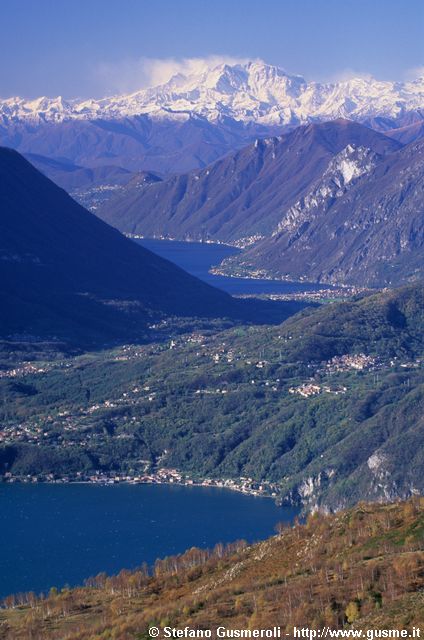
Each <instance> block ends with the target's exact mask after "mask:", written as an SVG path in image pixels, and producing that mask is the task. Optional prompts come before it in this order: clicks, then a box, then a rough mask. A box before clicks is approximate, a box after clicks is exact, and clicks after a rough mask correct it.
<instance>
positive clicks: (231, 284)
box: [135, 238, 331, 295]
mask: <svg viewBox="0 0 424 640" xmlns="http://www.w3.org/2000/svg"><path fill="white" fill-rule="evenodd" d="M135 242H137V243H139V244H141V245H142V246H143V247H146V249H150V251H153V253H157V254H158V255H159V256H161V257H162V258H166V259H167V260H170V261H171V262H174V263H175V264H177V265H178V266H179V267H182V268H183V269H185V270H186V271H188V272H189V273H191V274H192V275H194V276H196V277H197V278H200V279H201V280H204V281H205V282H207V283H208V284H211V285H213V286H214V287H218V288H219V289H223V290H224V291H227V293H231V294H233V295H235V294H244V293H250V294H260V293H295V292H297V291H317V290H318V289H326V288H328V289H331V287H330V286H325V285H318V284H311V283H308V282H283V281H282V280H256V279H253V278H251V279H248V278H229V277H227V276H214V275H213V274H211V273H209V269H210V268H211V267H213V266H217V265H219V264H220V263H221V262H222V261H223V260H224V258H228V257H229V256H233V255H236V254H237V253H240V249H236V248H235V247H229V246H228V245H225V244H211V243H206V242H179V241H177V240H153V239H149V238H143V239H139V240H135Z"/></svg>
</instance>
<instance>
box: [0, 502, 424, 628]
mask: <svg viewBox="0 0 424 640" xmlns="http://www.w3.org/2000/svg"><path fill="white" fill-rule="evenodd" d="M141 561H142V558H140V562H141ZM423 589H424V503H423V499H422V498H415V499H413V500H411V501H409V502H406V503H397V504H392V505H385V506H381V505H369V504H364V503H362V504H359V505H358V506H357V507H355V508H354V509H351V510H349V511H345V512H341V513H338V514H336V515H331V516H325V515H317V514H316V515H313V516H310V517H309V518H308V520H307V522H306V523H305V524H303V525H301V524H299V523H297V524H295V526H294V527H293V528H286V527H282V528H280V529H279V533H278V534H277V535H276V536H275V537H272V538H270V539H268V540H265V541H264V542H260V543H258V544H255V545H252V546H247V545H246V543H244V542H243V541H239V542H236V543H234V544H230V545H228V546H227V547H223V545H217V546H216V547H215V549H213V550H212V551H209V552H208V551H205V550H202V549H194V548H193V549H190V550H189V551H187V552H186V553H184V554H182V555H179V556H175V557H169V558H165V559H162V560H157V562H156V563H155V566H154V567H153V569H152V570H149V568H148V567H146V566H141V567H140V569H139V570H136V571H133V572H130V571H125V570H123V571H121V573H120V574H119V575H117V576H107V575H106V574H99V575H98V576H95V577H93V578H90V579H88V580H87V581H86V586H85V587H83V588H79V589H72V590H70V589H66V588H65V589H62V590H61V591H60V592H58V591H57V590H56V589H54V588H53V589H51V591H50V593H49V594H48V595H47V596H45V597H43V598H37V597H36V595H35V594H31V593H30V594H21V595H17V596H11V597H8V598H6V600H5V601H4V603H3V610H0V633H1V637H2V638H4V640H28V638H31V639H32V640H71V639H72V640H115V639H118V638H119V640H134V638H137V639H138V640H145V639H146V640H147V638H149V632H148V630H149V628H150V627H153V626H156V627H159V629H160V630H161V631H160V637H164V636H163V627H170V628H179V629H183V628H184V627H185V626H189V627H190V628H192V629H199V630H200V629H203V630H205V629H211V630H212V637H216V628H217V627H224V628H225V629H228V630H231V629H250V630H253V629H272V628H273V627H275V626H279V627H281V633H282V637H286V634H287V637H289V638H290V637H293V629H294V627H298V628H305V627H309V628H310V629H314V630H316V631H322V632H325V629H326V628H328V627H329V628H331V629H342V628H343V629H352V628H353V629H364V630H366V629H406V630H407V631H408V633H412V630H413V628H414V627H415V628H417V627H418V628H419V627H420V626H421V628H422V626H423V625H424V599H423Z"/></svg>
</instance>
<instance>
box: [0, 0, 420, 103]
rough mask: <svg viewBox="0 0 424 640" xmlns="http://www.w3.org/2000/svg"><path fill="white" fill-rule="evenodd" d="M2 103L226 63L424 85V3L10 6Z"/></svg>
mask: <svg viewBox="0 0 424 640" xmlns="http://www.w3.org/2000/svg"><path fill="white" fill-rule="evenodd" d="M0 5H1V22H2V28H1V37H0V60H1V62H0V96H1V97H2V98H7V97H11V96H16V95H20V96H22V97H25V98H34V97H37V96H41V95H46V96H56V95H62V96H64V97H65V98H72V97H79V98H85V97H101V96H103V95H112V94H116V93H125V92H131V91H136V90H137V89H140V88H144V87H147V86H154V85H155V84H158V83H159V82H164V81H166V80H167V79H169V77H170V76H171V75H173V73H175V72H178V71H182V72H187V71H194V70H199V69H202V68H204V67H205V66H211V65H213V64H216V63H219V62H220V61H222V60H227V61H229V62H232V61H239V60H240V61H243V60H247V59H261V60H264V61H265V62H268V63H270V64H275V65H277V66H280V67H282V68H283V69H285V70H286V71H287V72H289V73H294V74H300V75H302V76H304V77H305V78H306V79H307V80H336V79H339V78H345V77H350V76H352V75H357V74H361V75H363V74H366V75H368V74H370V75H372V76H374V77H376V78H378V79H382V80H405V79H410V78H413V77H417V76H418V75H420V74H421V75H424V0H260V1H259V0H258V1H255V0H12V1H11V2H10V1H9V2H8V1H7V0H0Z"/></svg>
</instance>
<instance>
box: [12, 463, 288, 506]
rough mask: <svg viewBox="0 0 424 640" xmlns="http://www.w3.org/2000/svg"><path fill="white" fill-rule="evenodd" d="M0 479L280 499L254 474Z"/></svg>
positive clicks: (156, 473) (272, 485) (104, 474)
mask: <svg viewBox="0 0 424 640" xmlns="http://www.w3.org/2000/svg"><path fill="white" fill-rule="evenodd" d="M0 482H3V483H6V484H14V483H17V484H38V483H40V484H41V483H43V484H94V485H116V484H129V485H140V484H150V485H154V484H158V485H163V484H165V485H167V484H168V485H179V486H184V487H205V488H208V487H213V488H217V489H228V490H230V491H236V492H238V493H243V494H245V495H248V496H254V497H260V498H272V499H273V500H275V501H276V502H278V499H279V495H280V494H279V487H278V485H276V484H275V483H270V482H265V481H263V482H259V481H257V480H254V479H253V478H246V477H241V478H237V479H234V478H202V479H197V478H192V477H190V476H188V475H186V474H182V473H181V472H180V471H178V470H177V469H167V468H162V469H158V470H156V471H154V472H151V473H145V474H140V475H127V474H120V473H116V472H100V471H98V472H95V473H90V474H86V473H83V472H78V473H77V474H68V475H57V474H46V475H41V474H39V475H26V476H25V475H24V476H22V475H20V476H18V475H13V474H12V473H6V474H5V475H4V476H3V477H2V478H1V479H0Z"/></svg>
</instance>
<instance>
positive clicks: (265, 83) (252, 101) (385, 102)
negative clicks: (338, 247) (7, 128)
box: [0, 61, 424, 126]
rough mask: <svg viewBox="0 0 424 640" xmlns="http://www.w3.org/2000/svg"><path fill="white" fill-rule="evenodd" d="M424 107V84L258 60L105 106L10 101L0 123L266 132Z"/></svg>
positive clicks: (0, 111) (177, 79)
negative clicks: (181, 120)
mask: <svg viewBox="0 0 424 640" xmlns="http://www.w3.org/2000/svg"><path fill="white" fill-rule="evenodd" d="M423 107H424V78H417V79H416V80H413V81H409V82H404V83H402V82H388V81H379V80H375V79H374V78H371V77H365V78H363V77H360V78H352V79H350V80H344V81H340V82H334V83H319V82H309V83H308V82H306V81H305V80H304V78H302V77H301V76H297V75H290V74H287V73H286V72H285V71H284V70H282V69H280V68H279V67H276V66H273V65H268V64H265V63H264V62H262V61H253V62H247V63H243V64H232V65H230V64H220V65H218V66H216V67H214V68H211V69H208V70H207V71H204V72H202V73H197V74H193V75H189V76H185V75H183V74H181V73H180V74H178V75H176V76H173V77H172V78H171V79H170V80H169V81H168V82H167V83H165V84H162V85H159V86H157V87H153V88H149V89H143V90H140V91H137V92H135V93H132V94H128V95H122V96H112V97H108V98H103V99H101V100H94V99H87V100H63V99H62V98H61V97H58V98H46V97H43V98H38V99H36V100H24V99H22V98H9V99H7V100H3V101H0V122H3V123H5V124H7V123H9V122H14V121H19V120H30V121H35V122H42V121H51V122H62V121H64V120H72V119H76V120H96V119H99V118H102V119H118V118H126V117H132V116H136V115H143V114H145V115H148V116H150V117H155V118H176V117H180V116H179V114H181V113H186V114H189V115H198V116H201V117H204V118H206V119H207V120H209V121H211V122H214V121H217V120H219V119H220V118H221V117H224V116H226V117H231V118H233V119H235V120H238V121H241V122H245V123H248V122H256V123H260V124H264V125H271V126H272V125H290V126H293V125H297V124H302V123H307V122H314V121H323V120H331V119H335V118H349V119H351V120H352V119H353V120H366V119H367V118H372V117H376V116H381V117H388V118H397V117H399V116H400V115H402V114H404V113H406V112H415V111H420V112H421V110H422V109H423Z"/></svg>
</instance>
